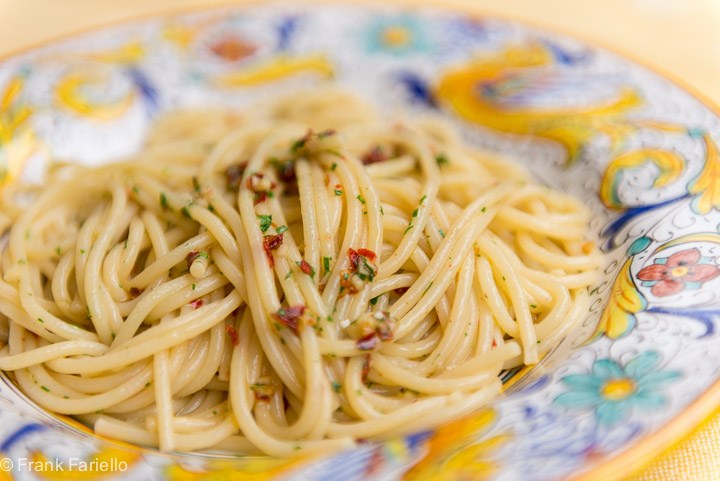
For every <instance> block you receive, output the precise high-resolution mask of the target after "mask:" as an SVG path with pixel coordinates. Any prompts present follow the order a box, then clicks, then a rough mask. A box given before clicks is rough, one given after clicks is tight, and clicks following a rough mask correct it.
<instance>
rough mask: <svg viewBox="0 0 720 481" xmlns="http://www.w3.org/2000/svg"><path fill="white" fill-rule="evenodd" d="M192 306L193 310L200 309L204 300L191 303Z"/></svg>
mask: <svg viewBox="0 0 720 481" xmlns="http://www.w3.org/2000/svg"><path fill="white" fill-rule="evenodd" d="M190 305H191V306H192V307H193V309H197V308H198V307H202V305H203V300H202V299H195V300H194V301H192V302H191V303H190Z"/></svg>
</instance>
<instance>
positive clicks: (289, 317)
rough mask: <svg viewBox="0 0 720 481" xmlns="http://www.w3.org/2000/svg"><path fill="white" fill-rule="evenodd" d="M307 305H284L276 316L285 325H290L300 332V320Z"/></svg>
mask: <svg viewBox="0 0 720 481" xmlns="http://www.w3.org/2000/svg"><path fill="white" fill-rule="evenodd" d="M305 309H306V308H305V306H303V305H298V306H292V307H283V308H281V309H279V310H278V311H277V312H276V313H275V314H273V315H274V316H275V318H276V319H277V320H278V321H280V322H281V323H282V324H284V325H285V326H287V327H289V328H290V329H292V330H293V331H295V332H296V333H297V332H298V321H299V320H300V317H301V316H302V315H303V313H304V312H305Z"/></svg>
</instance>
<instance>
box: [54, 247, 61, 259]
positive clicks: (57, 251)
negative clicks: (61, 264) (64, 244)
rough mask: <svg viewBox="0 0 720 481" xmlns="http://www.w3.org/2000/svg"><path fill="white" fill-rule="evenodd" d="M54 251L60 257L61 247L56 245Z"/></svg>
mask: <svg viewBox="0 0 720 481" xmlns="http://www.w3.org/2000/svg"><path fill="white" fill-rule="evenodd" d="M55 253H56V254H57V255H58V257H60V256H61V255H62V249H61V248H60V246H57V247H56V248H55Z"/></svg>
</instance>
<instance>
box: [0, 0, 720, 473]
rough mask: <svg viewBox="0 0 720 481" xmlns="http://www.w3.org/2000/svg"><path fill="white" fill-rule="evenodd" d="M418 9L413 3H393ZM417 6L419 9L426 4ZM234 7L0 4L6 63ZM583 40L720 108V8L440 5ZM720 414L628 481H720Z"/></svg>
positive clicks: (454, 1)
mask: <svg viewBox="0 0 720 481" xmlns="http://www.w3.org/2000/svg"><path fill="white" fill-rule="evenodd" d="M390 1H395V2H396V3H413V0H390ZM421 2H422V0H420V1H415V2H414V3H421ZM241 3H243V0H236V1H235V2H232V1H228V0H153V1H148V0H104V1H102V2H99V1H96V0H64V1H62V2H59V1H52V0H20V1H18V0H0V58H1V57H4V56H6V55H9V54H12V53H14V52H18V51H20V50H23V49H27V48H30V47H33V46H36V45H39V44H43V43H45V42H47V41H49V40H52V39H55V38H58V37H62V36H64V35H68V34H72V33H77V32H80V31H83V30H87V29H91V28H94V27H98V26H103V25H108V24H112V23H117V22H121V21H124V20H129V19H134V18H139V17H144V16H148V15H152V14H157V13H161V12H167V11H183V10H190V9H195V8H198V7H210V6H218V5H229V4H241ZM432 3H435V4H442V5H447V6H449V7H450V6H456V7H461V8H463V9H465V10H472V11H476V12H479V13H484V14H487V15H491V16H493V15H494V16H499V17H506V18H512V19H518V20H523V21H526V22H529V23H532V24H534V25H538V26H543V27H548V28H551V29H555V30H557V31H561V32H564V33H569V34H571V35H575V36H577V37H579V38H581V39H583V40H586V41H588V42H592V43H596V44H599V45H602V46H605V47H608V48H610V49H612V50H615V51H617V52H619V53H621V54H624V55H627V56H629V57H631V58H632V59H634V60H636V61H639V62H641V63H644V64H645V65H647V66H649V67H651V68H653V69H655V70H657V71H658V72H660V73H661V74H664V75H666V76H668V77H670V78H672V79H673V80H675V81H677V82H679V83H681V84H682V85H684V86H685V87H686V88H688V89H690V90H691V91H693V92H694V93H695V94H696V95H698V96H700V97H702V98H705V99H706V101H707V102H709V103H713V104H715V105H717V106H720V1H718V0H692V1H690V0H586V1H577V0H508V1H505V2H498V1H496V0H444V1H443V0H434V1H433V2H432ZM719 452H720V409H718V410H717V411H716V412H715V413H714V414H713V415H711V416H710V417H709V418H708V419H707V420H705V421H704V422H703V423H702V424H701V425H700V426H698V427H697V428H696V429H695V430H694V431H693V432H692V433H691V434H690V435H688V436H686V437H685V438H684V439H683V440H681V441H679V442H678V443H677V444H676V445H674V446H671V447H670V448H669V449H668V450H667V451H665V452H663V453H657V455H656V457H655V458H654V459H652V460H651V461H650V462H648V463H647V464H646V465H644V466H642V467H641V468H640V469H639V470H638V471H637V472H635V473H632V474H631V473H628V474H631V475H630V477H629V478H627V480H626V481H665V480H679V479H682V480H686V481H706V480H711V479H720V456H718V454H717V453H719Z"/></svg>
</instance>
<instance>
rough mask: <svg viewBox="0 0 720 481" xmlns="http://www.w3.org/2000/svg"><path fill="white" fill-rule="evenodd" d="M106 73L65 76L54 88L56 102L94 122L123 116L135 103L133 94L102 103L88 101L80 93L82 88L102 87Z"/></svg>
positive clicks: (90, 72) (95, 72)
mask: <svg viewBox="0 0 720 481" xmlns="http://www.w3.org/2000/svg"><path fill="white" fill-rule="evenodd" d="M107 77H108V73H107V72H99V71H89V72H76V73H70V74H68V75H66V76H65V77H64V78H63V79H61V80H60V82H58V84H57V86H56V87H55V94H56V98H57V100H58V102H59V103H60V104H61V105H62V106H63V107H65V108H67V109H69V110H71V111H72V112H74V113H76V114H78V115H81V116H84V117H91V118H93V119H95V120H112V119H116V118H118V117H120V116H121V115H123V114H124V113H125V112H127V110H128V109H129V108H130V106H131V105H132V104H133V102H134V101H135V94H134V93H133V92H132V91H128V92H127V94H126V95H124V96H122V97H120V98H118V99H111V100H107V101H104V102H102V103H101V102H98V101H97V100H91V99H89V98H88V97H87V96H86V95H85V94H84V93H83V91H82V89H83V87H88V86H92V85H102V84H104V83H106V82H107V81H108V78H107Z"/></svg>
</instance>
